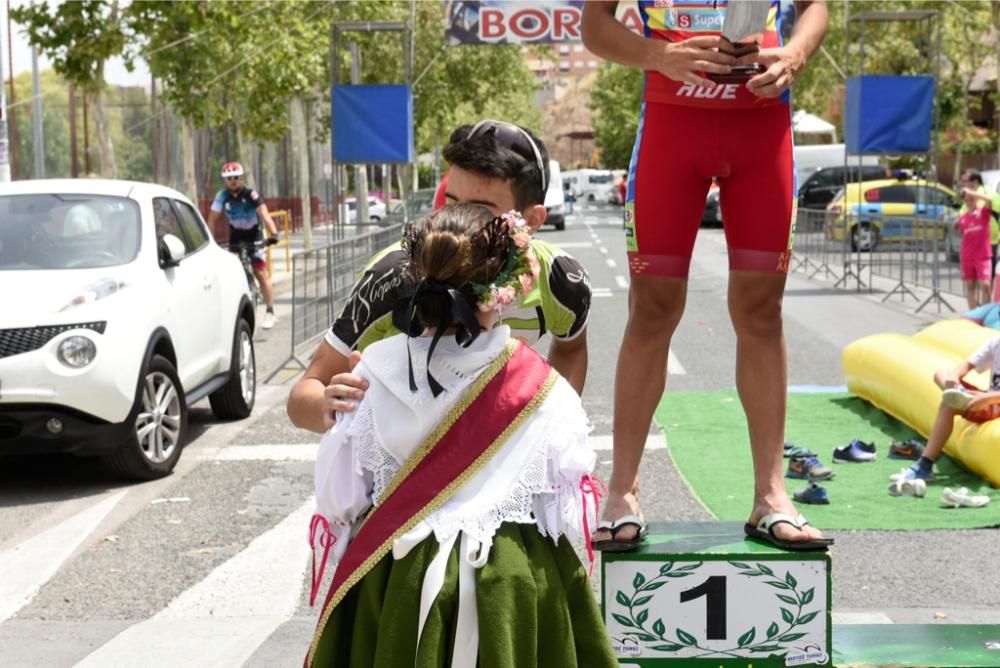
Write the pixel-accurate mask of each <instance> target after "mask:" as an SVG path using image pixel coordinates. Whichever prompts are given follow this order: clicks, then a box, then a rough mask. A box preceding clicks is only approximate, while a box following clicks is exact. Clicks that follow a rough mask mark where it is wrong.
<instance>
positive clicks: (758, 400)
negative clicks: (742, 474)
mask: <svg viewBox="0 0 1000 668" xmlns="http://www.w3.org/2000/svg"><path fill="white" fill-rule="evenodd" d="M784 290H785V275H784V274H766V273H759V272H748V271H731V272H730V273H729V316H730V318H731V319H732V321H733V328H734V329H735V330H736V389H737V391H738V392H739V395H740V401H741V402H742V404H743V411H744V412H745V413H746V417H747V425H748V426H749V429H750V450H751V453H752V455H753V465H754V504H753V509H752V510H751V512H750V516H749V522H750V523H751V524H754V525H756V523H757V522H759V521H760V520H761V518H762V517H764V516H765V515H768V514H770V513H785V514H787V515H791V516H792V517H795V516H796V515H798V511H796V510H795V506H794V505H792V501H791V499H789V498H788V492H787V491H786V490H785V479H784V476H783V471H782V468H783V457H784V447H783V443H784V434H785V409H786V392H787V385H788V359H787V352H786V350H785V335H784V331H783V327H782V320H781V300H782V295H783V294H784ZM773 531H774V533H775V534H776V535H777V537H778V538H781V539H783V540H789V541H793V540H806V539H809V538H819V537H820V536H821V534H820V532H819V531H818V530H817V529H815V528H814V527H812V526H807V527H805V528H804V529H801V530H799V529H796V528H794V527H792V526H790V525H788V524H775V525H774V528H773Z"/></svg>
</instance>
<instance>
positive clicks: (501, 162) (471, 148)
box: [444, 126, 549, 211]
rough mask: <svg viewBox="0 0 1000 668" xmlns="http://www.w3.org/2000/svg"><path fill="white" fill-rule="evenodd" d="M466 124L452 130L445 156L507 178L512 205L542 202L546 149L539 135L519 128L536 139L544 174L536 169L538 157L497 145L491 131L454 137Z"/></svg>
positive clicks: (475, 170) (461, 165)
mask: <svg viewBox="0 0 1000 668" xmlns="http://www.w3.org/2000/svg"><path fill="white" fill-rule="evenodd" d="M463 128H469V130H471V127H469V126H461V127H459V128H458V129H457V130H456V131H455V132H454V133H452V142H451V143H450V144H448V145H447V146H446V147H445V149H444V159H445V160H447V161H448V162H449V163H450V164H452V165H454V166H456V167H459V168H461V169H464V170H466V171H469V172H472V173H474V174H479V175H480V176H485V177H488V178H493V179H503V180H504V181H507V180H510V181H511V182H512V183H511V190H512V191H513V195H514V205H515V206H516V207H517V208H518V209H519V210H520V211H524V210H525V209H527V208H528V207H529V206H533V205H535V204H544V203H545V193H543V192H542V182H543V180H544V182H545V183H548V182H549V152H548V150H547V149H546V148H545V144H544V143H543V142H542V140H541V139H539V138H538V137H536V136H535V135H534V133H532V132H531V130H528V129H527V128H521V129H522V130H524V131H525V132H526V133H527V134H528V136H530V137H531V139H532V140H533V141H534V142H535V146H537V147H538V153H539V154H540V155H541V158H542V167H543V169H544V174H542V173H541V172H539V170H538V161H537V160H535V159H531V160H529V159H527V158H526V157H524V156H522V155H521V154H520V153H518V152H516V151H513V150H511V149H509V148H505V147H503V146H499V145H498V144H497V142H496V139H495V138H494V137H493V135H492V134H483V135H479V134H478V133H477V136H476V137H472V138H469V137H468V133H469V130H466V131H465V132H464V133H463V134H462V138H461V139H460V140H459V141H455V135H456V134H458V133H459V130H462V129H463Z"/></svg>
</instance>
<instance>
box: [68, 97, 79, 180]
mask: <svg viewBox="0 0 1000 668" xmlns="http://www.w3.org/2000/svg"><path fill="white" fill-rule="evenodd" d="M69 153H70V160H71V162H70V166H71V168H70V175H71V176H72V177H73V178H74V179H75V178H76V177H77V176H79V175H80V163H79V159H78V157H77V154H76V153H77V140H76V89H75V88H73V87H72V86H70V87H69Z"/></svg>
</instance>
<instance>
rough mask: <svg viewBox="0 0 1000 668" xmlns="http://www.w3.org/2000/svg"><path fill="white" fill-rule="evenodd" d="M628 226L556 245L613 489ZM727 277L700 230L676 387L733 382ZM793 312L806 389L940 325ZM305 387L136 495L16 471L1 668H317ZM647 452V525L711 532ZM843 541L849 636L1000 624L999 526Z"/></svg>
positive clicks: (798, 280) (807, 299)
mask: <svg viewBox="0 0 1000 668" xmlns="http://www.w3.org/2000/svg"><path fill="white" fill-rule="evenodd" d="M620 216H621V209H620V208H617V207H614V208H613V207H610V206H603V205H594V206H578V207H577V213H576V215H574V216H572V217H570V218H569V220H568V225H567V228H566V230H565V231H561V232H557V231H554V230H551V229H548V228H547V229H545V230H542V231H541V232H540V233H539V234H540V235H541V238H543V239H545V240H547V241H552V242H554V243H557V244H560V245H561V246H562V247H563V248H565V249H566V250H567V251H568V252H570V253H572V254H573V255H575V256H577V257H578V258H579V259H580V260H581V261H582V262H583V263H584V265H585V266H586V267H587V268H588V270H589V271H590V275H591V281H592V285H593V288H594V296H595V299H594V305H593V309H592V313H591V319H590V326H589V339H588V340H589V347H590V372H589V375H588V380H587V389H586V392H585V393H584V403H585V405H586V408H587V410H588V412H589V414H590V416H591V418H592V421H593V423H594V425H595V430H594V438H593V446H594V447H595V448H596V449H598V451H599V452H598V460H599V469H598V474H599V475H600V476H601V477H603V478H606V477H607V475H608V473H609V469H610V459H611V457H610V454H611V453H610V445H611V439H610V433H611V415H612V406H611V403H610V396H611V391H612V387H613V378H614V366H615V359H616V356H617V350H618V346H619V343H620V341H621V335H622V329H623V326H624V322H625V319H626V295H627V289H628V272H627V268H626V263H625V254H624V243H623V235H622V226H621V218H620ZM726 274H727V258H726V252H725V243H724V237H723V234H722V231H721V230H719V229H705V230H702V233H701V234H700V236H699V241H698V245H697V248H696V254H695V259H694V262H693V263H692V271H691V283H690V291H689V297H688V302H687V311H686V313H685V316H684V319H683V321H682V323H681V325H680V328H679V329H678V332H677V334H676V336H675V338H674V342H673V349H672V354H671V360H670V366H671V371H672V375H671V379H670V389H671V390H678V391H686V390H717V389H721V388H726V387H732V386H733V385H734V380H733V378H734V372H733V369H734V363H735V340H734V335H733V332H732V328H731V326H730V324H729V321H728V316H727V311H726V307H725V296H726ZM282 287H284V288H287V285H286V286H279V299H278V315H279V316H280V317H281V320H279V324H278V326H277V327H276V328H275V329H274V330H272V331H271V332H267V333H259V336H258V340H257V349H258V360H259V362H258V370H259V373H258V377H259V378H265V377H267V376H268V375H269V374H270V372H271V371H272V370H274V369H275V368H277V367H278V366H280V365H281V363H282V362H283V361H284V360H285V359H286V358H287V357H288V353H289V350H288V336H289V329H288V323H289V320H290V318H289V317H288V315H289V313H288V308H289V307H288V303H289V300H288V299H287V295H285V298H284V299H283V298H282V296H281V293H280V290H281V289H282ZM785 305H786V306H785V323H786V332H787V338H788V341H789V367H790V371H789V383H790V384H791V385H823V386H842V385H843V384H844V378H843V373H842V371H841V366H840V351H841V349H842V348H843V346H844V345H846V344H847V343H849V342H851V341H853V340H855V339H856V338H858V337H860V336H864V335H866V334H870V333H874V332H880V331H898V332H903V333H912V332H914V331H916V330H918V329H919V328H921V327H922V326H924V325H926V324H927V323H929V322H931V321H932V320H933V319H934V318H936V317H938V316H936V315H935V314H933V313H926V314H918V315H915V314H913V313H912V310H913V308H912V305H910V304H907V305H899V304H895V303H892V302H890V303H888V304H882V303H881V302H880V299H879V296H878V295H874V296H870V295H858V294H855V293H850V292H836V291H833V290H831V289H830V287H829V284H828V283H821V282H811V281H809V280H807V279H806V278H805V277H804V276H803V275H802V274H793V275H791V276H790V278H789V282H788V290H787V296H786V300H785ZM291 375H292V374H291V372H283V373H279V374H277V375H276V377H275V379H274V381H273V383H272V384H270V385H262V386H260V388H259V393H258V398H257V406H256V409H255V411H254V414H253V416H252V417H251V418H249V419H248V420H245V421H241V422H231V423H224V424H220V423H217V422H216V421H215V420H214V418H213V417H212V415H211V412H210V411H209V410H208V407H207V405H206V406H201V405H199V406H197V407H196V409H195V410H194V412H193V414H192V416H191V436H192V438H191V441H190V444H189V445H188V446H187V449H186V450H185V452H184V455H183V457H182V458H181V461H180V463H179V465H178V467H177V470H176V472H175V473H174V474H173V475H172V476H170V477H169V478H167V479H165V480H161V481H156V482H151V483H146V484H142V485H125V484H122V483H120V482H118V481H116V480H114V479H111V478H109V477H107V476H106V475H105V474H104V473H103V472H102V471H101V469H100V468H99V467H98V466H97V465H96V464H95V462H93V461H89V460H78V459H73V458H68V457H67V458H64V457H37V458H26V457H19V458H7V459H4V460H3V461H2V464H0V666H3V667H4V668H9V667H13V668H21V667H26V668H27V667H30V668H42V667H44V668H49V667H59V668H61V667H63V666H74V665H80V666H97V667H102V668H103V667H107V666H143V667H147V666H199V667H201V666H227V667H228V666H248V667H252V668H265V667H267V668H274V667H283V666H289V667H292V666H298V665H300V664H301V659H302V656H303V654H304V652H305V650H306V647H307V646H308V643H309V639H310V637H311V630H312V627H313V625H314V623H315V615H316V611H315V609H311V608H310V607H309V606H308V600H307V599H308V590H309V551H308V549H307V547H306V544H305V537H306V533H307V527H308V518H309V516H310V514H311V512H312V505H311V495H312V460H313V458H314V456H315V451H316V444H317V442H318V438H317V437H316V436H315V435H312V434H309V433H305V432H302V431H299V430H296V429H295V428H293V427H292V426H291V424H290V423H289V422H288V419H287V417H286V416H285V411H284V401H285V398H286V396H287V393H288V389H289V385H288V384H287V379H288V378H289V377H290V376H291ZM649 444H650V446H651V449H650V450H649V451H648V453H647V456H646V457H645V459H644V463H643V470H642V475H643V480H644V488H643V498H644V504H645V506H644V508H645V512H646V515H647V517H648V518H649V519H652V520H657V521H660V520H707V519H711V518H710V516H709V515H708V513H707V512H706V511H705V510H704V508H703V507H702V506H701V505H700V504H699V503H698V501H697V500H696V499H695V498H693V497H692V496H691V494H690V493H689V492H688V490H687V489H686V487H685V486H684V484H683V483H682V481H681V480H680V478H679V476H678V474H677V472H676V471H675V469H674V467H673V465H672V464H671V461H670V455H669V450H668V449H667V448H666V447H665V441H664V438H663V436H662V434H660V433H659V432H658V431H656V430H655V429H654V430H652V431H651V434H650V439H649ZM887 498H888V497H887ZM831 533H832V535H834V536H835V538H836V540H837V545H836V548H835V551H834V553H833V555H834V556H833V564H834V574H833V581H834V586H833V590H834V611H835V613H834V614H835V618H834V621H835V622H842V623H851V622H857V623H893V622H894V623H917V622H931V621H934V619H935V614H936V613H943V614H944V615H945V616H946V618H945V619H944V621H946V622H956V623H957V622H969V623H1000V571H998V569H996V568H995V565H994V562H995V554H996V544H997V538H998V536H997V531H996V530H979V531H930V532H874V531H851V532H847V531H837V532H831ZM942 573H945V574H946V575H942ZM938 616H939V617H940V614H939V615H938Z"/></svg>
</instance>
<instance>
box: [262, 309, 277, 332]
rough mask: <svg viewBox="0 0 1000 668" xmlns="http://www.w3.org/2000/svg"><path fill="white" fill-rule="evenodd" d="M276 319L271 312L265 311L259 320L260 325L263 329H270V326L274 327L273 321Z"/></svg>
mask: <svg viewBox="0 0 1000 668" xmlns="http://www.w3.org/2000/svg"><path fill="white" fill-rule="evenodd" d="M277 320H278V319H277V318H275V317H274V314H273V313H265V314H264V319H263V320H261V321H260V326H261V327H262V328H263V329H271V328H272V327H274V323H275V322H276V321H277Z"/></svg>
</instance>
